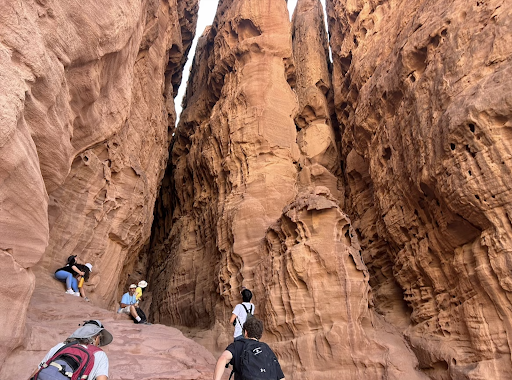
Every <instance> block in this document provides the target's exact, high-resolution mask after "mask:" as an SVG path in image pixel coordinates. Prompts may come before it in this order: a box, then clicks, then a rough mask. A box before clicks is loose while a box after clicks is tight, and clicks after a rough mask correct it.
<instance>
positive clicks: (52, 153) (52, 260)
mask: <svg viewBox="0 0 512 380" xmlns="http://www.w3.org/2000/svg"><path fill="white" fill-rule="evenodd" d="M197 5H198V1H197V0H186V1H176V0H171V1H168V2H154V1H139V0H137V1H125V2H115V1H114V2H112V1H82V2H58V1H52V0H44V1H43V0H35V1H23V2H18V1H11V0H5V1H2V5H1V9H2V12H1V15H0V79H1V83H2V91H1V93H0V110H1V112H0V231H1V233H0V235H1V237H0V256H1V260H0V267H1V268H0V270H1V273H2V278H1V279H0V292H1V294H2V295H3V296H2V298H1V299H0V308H1V309H2V310H3V320H4V323H5V324H6V325H7V326H9V329H2V331H1V332H0V362H1V361H2V360H3V359H4V358H5V357H6V355H7V353H8V352H9V351H10V350H11V349H12V348H13V347H15V346H16V345H18V344H19V343H20V341H21V338H22V334H23V324H24V320H25V313H26V308H27V305H28V302H29V299H30V294H31V292H32V289H33V287H34V273H33V272H32V270H31V269H30V268H34V269H35V271H36V272H41V273H45V272H53V271H54V270H55V269H57V268H59V267H60V266H62V265H63V263H65V260H66V258H67V256H69V255H71V254H78V255H79V258H80V260H81V262H91V263H92V264H93V267H94V269H93V270H94V272H95V273H96V274H97V276H96V277H95V280H96V282H95V283H94V284H92V283H91V284H89V287H90V292H89V297H90V298H92V299H93V300H94V301H95V302H97V303H98V304H101V305H103V306H110V307H114V305H115V302H116V300H117V299H118V296H119V295H120V294H121V291H122V290H121V289H119V290H118V286H120V287H124V281H120V279H121V278H123V280H124V277H125V276H126V275H127V274H128V273H129V272H130V271H131V268H133V266H134V265H135V264H134V258H135V257H136V254H137V253H138V252H139V251H140V250H141V247H142V246H143V244H144V243H145V242H146V241H147V239H148V238H149V236H150V229H151V223H152V218H153V207H154V202H155V198H156V195H157V193H158V188H159V186H160V182H161V179H162V177H163V173H164V170H165V167H166V162H167V157H168V144H169V136H170V132H169V129H170V130H171V132H172V129H173V128H174V123H175V119H176V115H175V111H174V103H173V97H174V96H175V95H176V92H177V87H178V85H179V83H180V82H181V71H182V69H183V64H184V61H185V59H186V54H187V52H188V49H189V47H190V44H191V42H192V39H193V36H194V32H195V24H196V19H197ZM127 258H129V259H127ZM38 262H39V264H38V266H37V267H34V266H35V264H36V263H38ZM120 283H121V285H119V284H120ZM100 284H101V286H100ZM0 364H1V363H0Z"/></svg>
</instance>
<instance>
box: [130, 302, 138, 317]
mask: <svg viewBox="0 0 512 380" xmlns="http://www.w3.org/2000/svg"><path fill="white" fill-rule="evenodd" d="M130 314H131V315H132V317H133V318H135V319H137V318H138V317H139V314H137V310H135V306H133V305H131V306H130Z"/></svg>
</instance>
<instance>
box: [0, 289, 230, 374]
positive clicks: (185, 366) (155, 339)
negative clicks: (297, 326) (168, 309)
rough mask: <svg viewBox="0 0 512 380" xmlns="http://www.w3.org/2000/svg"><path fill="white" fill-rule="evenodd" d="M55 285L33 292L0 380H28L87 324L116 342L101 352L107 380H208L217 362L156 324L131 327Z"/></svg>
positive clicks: (119, 317)
mask: <svg viewBox="0 0 512 380" xmlns="http://www.w3.org/2000/svg"><path fill="white" fill-rule="evenodd" d="M57 285H59V284H56V285H55V286H54V285H53V284H50V285H37V286H36V289H35V291H34V295H33V296H32V299H31V301H30V305H29V308H28V318H27V325H26V330H25V338H24V343H23V346H22V347H20V348H18V349H17V350H16V351H15V352H14V353H13V354H12V355H10V356H9V357H8V359H7V361H6V362H5V363H4V365H3V366H2V368H1V370H0V379H2V380H14V379H27V378H28V377H29V376H30V374H31V373H32V371H33V370H34V369H35V368H36V366H37V364H38V363H39V362H40V361H41V359H42V358H43V357H44V355H45V354H46V352H47V351H48V350H49V349H50V348H51V347H53V346H54V345H55V344H57V343H59V342H62V341H63V340H64V339H66V338H67V337H68V336H69V335H71V333H72V332H73V331H74V330H75V329H76V328H78V324H79V323H82V322H83V321H84V320H88V319H99V320H101V321H102V323H104V325H105V327H106V328H107V329H108V330H109V331H110V332H111V333H112V335H113V336H114V340H113V342H112V343H111V344H109V345H108V346H106V347H104V351H105V352H106V353H107V355H108V358H109V363H110V377H109V379H110V380H121V379H122V380H128V379H138V380H143V379H146V380H149V379H152V380H155V379H159V380H164V379H165V380H170V379H183V380H184V379H194V380H195V379H197V380H200V379H211V377H212V374H213V369H214V367H215V361H216V360H215V358H214V357H213V355H212V354H211V353H210V352H208V350H206V349H205V348H204V347H203V346H201V345H199V344H197V343H195V342H193V341H192V340H190V339H188V338H186V337H185V336H184V335H183V334H182V333H181V332H180V331H179V330H177V329H175V328H172V327H168V326H164V325H160V324H153V325H137V324H134V323H133V322H132V321H131V320H130V319H128V317H126V316H125V315H120V314H117V313H115V312H112V311H108V310H105V309H102V308H99V307H97V306H95V305H93V304H92V303H88V302H86V301H85V300H84V299H82V298H80V297H74V296H71V295H66V294H64V290H63V289H60V287H58V286H57ZM226 375H227V371H226Z"/></svg>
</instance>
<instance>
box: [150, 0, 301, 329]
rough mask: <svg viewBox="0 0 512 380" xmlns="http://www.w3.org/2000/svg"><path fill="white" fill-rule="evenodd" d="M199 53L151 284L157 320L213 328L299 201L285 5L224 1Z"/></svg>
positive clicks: (176, 142) (159, 229)
mask: <svg viewBox="0 0 512 380" xmlns="http://www.w3.org/2000/svg"><path fill="white" fill-rule="evenodd" d="M198 46H199V47H198V54H197V55H196V59H195V61H194V66H193V70H192V75H191V80H190V82H189V88H188V91H187V99H186V101H185V104H184V105H185V106H186V107H185V110H184V112H183V114H182V116H181V120H180V125H179V126H178V129H177V131H176V136H175V139H174V144H173V148H172V164H173V167H172V170H171V171H170V172H169V175H170V178H169V182H168V183H169V186H170V187H171V189H172V196H171V197H168V196H167V195H165V194H166V192H167V190H166V189H165V187H163V188H162V194H163V197H162V202H163V203H162V205H163V206H164V208H167V209H171V210H172V214H171V215H169V214H167V215H166V214H165V211H163V210H162V211H160V212H158V211H157V218H159V219H158V225H159V226H161V227H156V228H157V232H156V233H155V237H156V238H155V239H154V250H155V251H156V252H155V253H154V255H153V256H152V257H151V260H153V261H152V263H151V265H150V268H151V269H152V272H150V276H151V277H153V276H154V277H155V279H153V280H152V281H153V284H155V287H152V291H153V300H154V301H156V300H158V302H153V304H152V305H153V309H152V315H153V317H154V318H155V320H158V321H161V322H165V323H171V324H183V325H188V326H200V327H209V326H213V325H214V323H215V322H217V321H218V320H219V316H220V315H225V314H226V312H228V313H230V310H229V309H230V308H231V305H233V304H234V303H235V300H237V299H238V296H239V290H240V285H241V283H242V281H244V283H247V284H251V283H252V281H253V280H252V278H251V277H250V276H249V273H251V272H250V269H251V268H252V267H254V266H255V265H257V264H258V261H259V260H260V258H259V254H258V252H257V249H258V247H259V245H260V243H261V239H262V238H263V236H264V234H265V231H266V229H267V228H268V226H269V225H270V224H271V223H273V222H275V221H276V220H277V218H279V216H280V215H281V212H282V209H283V207H284V206H285V205H286V204H287V203H288V202H290V201H291V200H293V198H294V196H295V193H296V190H295V181H296V175H297V167H296V165H295V163H296V162H297V161H298V159H299V156H300V153H299V148H298V145H297V143H296V129H295V125H294V122H293V116H294V114H295V113H296V110H297V100H296V96H295V94H294V92H293V91H292V89H291V88H290V86H289V84H288V83H287V75H288V74H291V73H292V67H291V66H290V65H291V62H292V49H291V34H290V25H289V21H288V12H287V9H286V3H285V2H277V3H276V2H275V1H270V0H265V1H260V0H258V1H255V0H254V1H221V2H220V3H219V8H218V11H217V17H216V19H215V22H214V25H213V26H212V27H211V28H210V29H207V30H206V31H205V34H204V35H203V37H202V38H201V39H200V41H199V43H198ZM290 79H291V78H290ZM165 183H166V182H165V180H164V186H165ZM155 224H157V223H155ZM228 318H229V314H228ZM220 319H221V320H222V321H224V320H225V318H220Z"/></svg>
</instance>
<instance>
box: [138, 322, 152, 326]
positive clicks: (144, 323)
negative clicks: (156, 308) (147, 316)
mask: <svg viewBox="0 0 512 380" xmlns="http://www.w3.org/2000/svg"><path fill="white" fill-rule="evenodd" d="M139 324H141V325H150V324H151V323H150V322H148V321H140V322H139Z"/></svg>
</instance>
